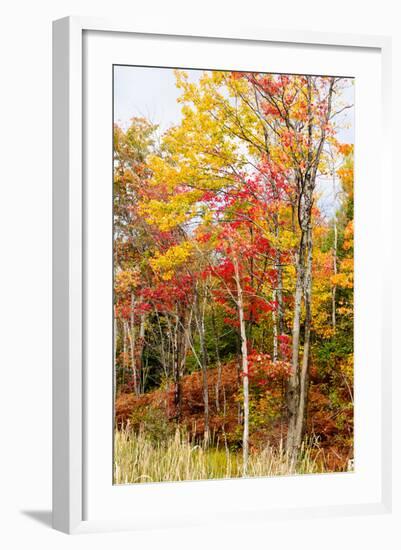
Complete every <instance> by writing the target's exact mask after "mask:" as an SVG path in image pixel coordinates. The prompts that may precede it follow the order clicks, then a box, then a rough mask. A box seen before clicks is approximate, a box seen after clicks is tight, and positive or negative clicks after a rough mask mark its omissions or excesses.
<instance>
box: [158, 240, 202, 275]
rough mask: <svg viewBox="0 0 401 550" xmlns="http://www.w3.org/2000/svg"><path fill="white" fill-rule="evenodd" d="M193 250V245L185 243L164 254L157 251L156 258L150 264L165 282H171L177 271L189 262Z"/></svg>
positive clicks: (171, 248) (172, 247)
mask: <svg viewBox="0 0 401 550" xmlns="http://www.w3.org/2000/svg"><path fill="white" fill-rule="evenodd" d="M192 250H193V245H192V243H190V242H189V241H184V242H183V243H180V244H177V245H175V246H171V247H170V248H169V249H168V250H167V252H165V253H164V254H161V253H160V252H158V251H157V252H156V254H155V256H154V258H152V259H150V260H149V263H150V265H151V266H152V267H153V269H154V270H155V271H156V272H157V273H159V274H160V276H161V278H162V279H163V280H164V281H169V280H170V279H172V277H173V275H174V271H175V269H177V268H178V267H180V266H182V265H183V264H184V263H185V262H186V261H187V260H188V258H189V256H190V254H191V252H192Z"/></svg>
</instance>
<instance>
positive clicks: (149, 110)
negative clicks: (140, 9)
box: [114, 65, 354, 216]
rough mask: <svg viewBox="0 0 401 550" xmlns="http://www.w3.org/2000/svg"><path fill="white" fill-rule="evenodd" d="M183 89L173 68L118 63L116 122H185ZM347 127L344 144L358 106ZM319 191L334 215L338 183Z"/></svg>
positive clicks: (344, 119)
mask: <svg viewBox="0 0 401 550" xmlns="http://www.w3.org/2000/svg"><path fill="white" fill-rule="evenodd" d="M185 71H186V72H187V73H188V76H189V79H190V80H191V81H193V82H196V81H197V80H199V78H200V76H201V74H202V72H203V71H201V70H187V69H185ZM180 93H181V91H180V90H178V89H177V88H176V85H175V77H174V70H173V69H166V68H155V67H133V66H121V65H116V66H115V67H114V122H116V123H118V124H120V125H121V126H122V127H127V126H128V125H129V122H130V120H131V118H132V117H136V116H141V117H146V118H147V119H148V120H150V121H151V122H152V123H153V124H158V125H159V127H160V131H161V132H162V133H163V132H164V131H165V130H167V129H168V128H170V127H171V126H173V125H176V124H179V123H180V121H181V105H179V104H178V103H177V99H178V97H179V96H180ZM342 99H343V100H344V102H346V103H347V104H352V105H353V104H354V87H353V86H349V87H348V88H347V89H345V90H344V92H343V98H342ZM340 118H341V120H339V121H338V122H339V123H341V126H348V127H345V128H344V127H343V128H342V129H341V130H340V131H339V133H338V136H337V137H338V139H339V140H340V141H342V142H344V143H354V124H353V121H354V109H353V108H352V109H348V110H346V111H344V113H343V114H342V115H340ZM319 190H320V192H321V193H322V196H321V198H320V201H319V206H320V209H321V210H322V211H324V212H325V213H326V215H328V216H331V215H332V214H333V211H334V210H335V209H336V202H337V201H336V200H335V199H334V195H335V194H336V193H337V190H338V182H337V183H336V184H335V186H334V191H333V183H332V182H330V184H328V182H327V180H323V179H322V181H321V183H320V185H319Z"/></svg>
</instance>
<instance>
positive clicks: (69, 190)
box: [53, 17, 391, 533]
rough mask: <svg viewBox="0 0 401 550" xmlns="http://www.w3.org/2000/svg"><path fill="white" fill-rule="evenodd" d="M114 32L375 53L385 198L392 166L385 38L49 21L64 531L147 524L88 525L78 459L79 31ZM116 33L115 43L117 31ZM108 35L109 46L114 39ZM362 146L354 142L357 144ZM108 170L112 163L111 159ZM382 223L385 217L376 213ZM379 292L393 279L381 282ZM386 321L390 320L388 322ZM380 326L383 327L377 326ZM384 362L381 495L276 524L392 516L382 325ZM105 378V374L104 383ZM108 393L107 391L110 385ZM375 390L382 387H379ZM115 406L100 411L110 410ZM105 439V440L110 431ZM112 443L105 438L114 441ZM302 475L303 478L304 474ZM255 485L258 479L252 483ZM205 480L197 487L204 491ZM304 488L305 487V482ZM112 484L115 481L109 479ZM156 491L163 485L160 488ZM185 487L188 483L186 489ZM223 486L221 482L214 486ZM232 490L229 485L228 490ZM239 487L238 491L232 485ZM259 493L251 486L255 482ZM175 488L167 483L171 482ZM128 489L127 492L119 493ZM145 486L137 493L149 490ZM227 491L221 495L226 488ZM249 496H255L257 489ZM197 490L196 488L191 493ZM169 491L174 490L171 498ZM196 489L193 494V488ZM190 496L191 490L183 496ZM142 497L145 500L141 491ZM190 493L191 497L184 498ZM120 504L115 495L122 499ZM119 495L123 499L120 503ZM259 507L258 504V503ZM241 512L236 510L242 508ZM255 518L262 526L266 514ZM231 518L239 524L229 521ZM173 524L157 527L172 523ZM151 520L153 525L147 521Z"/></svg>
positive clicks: (82, 287) (385, 366)
mask: <svg viewBox="0 0 401 550" xmlns="http://www.w3.org/2000/svg"><path fill="white" fill-rule="evenodd" d="M87 32H92V33H102V34H104V33H118V36H120V37H122V36H146V37H148V39H152V37H155V39H156V38H157V37H160V36H165V37H168V36H171V37H180V39H182V40H187V41H191V40H195V39H196V40H198V41H199V40H203V41H207V40H216V39H217V40H223V41H224V40H226V41H244V42H247V43H260V44H263V43H277V44H289V45H292V46H294V45H299V47H301V46H303V47H308V48H313V47H315V46H325V47H333V48H334V47H336V48H341V49H342V50H344V51H345V52H347V51H349V52H351V53H352V52H355V51H358V50H359V49H364V50H367V51H370V50H371V51H373V50H374V51H375V52H376V53H377V54H378V55H379V56H380V63H381V77H380V78H381V83H380V85H381V105H380V121H379V124H380V128H381V146H380V150H381V162H380V164H381V176H380V179H381V185H382V186H383V193H384V192H385V193H391V188H390V182H391V176H390V167H389V166H390V163H389V162H388V159H387V154H388V153H387V151H388V150H389V147H387V145H388V143H387V141H388V140H389V137H388V129H389V124H390V85H391V83H390V52H391V43H390V39H389V38H387V37H374V36H357V35H355V36H354V35H341V34H333V33H313V32H306V31H305V32H292V31H278V30H263V29H262V30H260V29H254V30H253V29H250V30H247V29H245V30H244V29H224V30H218V31H215V30H214V29H212V28H211V29H191V30H188V29H182V28H172V27H170V26H169V28H168V29H165V28H159V27H155V28H142V27H141V26H140V25H135V24H131V23H127V22H121V21H120V22H118V21H116V22H114V21H104V20H98V19H93V18H86V17H85V18H83V17H68V18H64V19H61V20H58V21H55V22H54V27H53V526H54V528H56V529H58V530H61V531H64V532H66V533H76V532H86V531H96V530H114V529H137V528H141V527H143V526H144V525H146V521H147V519H146V511H144V513H143V516H142V517H141V519H140V520H138V518H136V519H135V518H134V517H132V518H129V517H124V518H121V520H119V519H117V518H116V517H110V518H108V517H104V515H102V516H101V517H100V516H99V517H98V518H96V519H92V518H91V519H87V518H86V513H85V509H86V507H87V496H86V495H85V484H86V477H87V476H88V466H87V464H86V463H85V460H84V455H85V452H86V445H87V430H88V426H90V423H89V424H88V423H87V421H86V418H87V412H88V411H87V406H88V405H87V403H86V401H85V395H86V394H85V391H86V388H85V384H86V372H85V368H86V364H85V353H86V352H85V348H86V345H87V333H86V325H85V319H84V315H85V307H84V302H85V293H86V292H87V288H86V283H85V273H84V272H85V263H86V261H87V259H86V256H87V253H88V250H87V248H86V244H87V241H86V240H85V232H86V230H87V227H86V220H85V208H84V200H83V197H84V160H85V155H86V154H87V151H86V148H85V147H84V139H83V130H84V118H85V117H84V115H85V113H84V109H85V102H84V93H83V92H84V76H83V75H84V71H83V58H84V54H85V51H84V49H85V48H84V39H83V37H84V33H87ZM114 36H116V35H115V34H114ZM109 38H110V39H111V40H113V38H112V36H111V34H110V35H109ZM357 139H358V138H357ZM110 165H111V156H110ZM381 216H382V223H383V224H385V223H386V220H385V215H384V213H383V212H382V213H381ZM381 284H382V285H383V288H385V287H388V286H389V282H388V281H387V280H384V275H383V278H382V281H381ZM390 300H391V298H390V296H389V294H388V293H387V294H386V299H385V300H384V298H383V299H382V300H381V309H382V311H384V310H385V311H386V312H388V310H389V303H390ZM384 317H386V316H384ZM383 323H384V321H383ZM387 329H388V327H387ZM381 334H382V336H381V341H380V344H379V347H380V362H379V363H377V369H378V370H377V374H378V375H379V376H380V386H381V387H380V406H381V428H380V434H381V437H380V442H378V441H376V442H375V443H377V444H380V491H379V492H380V498H377V499H374V500H372V501H369V499H368V498H366V499H365V500H364V501H363V502H353V501H352V502H351V501H350V502H346V501H345V500H344V502H343V503H341V502H340V503H339V502H333V504H327V503H326V505H324V506H310V505H309V506H305V507H303V506H300V505H297V506H295V507H291V508H286V507H285V506H284V507H283V506H281V507H279V508H277V510H274V509H271V510H270V512H269V513H270V514H271V515H272V516H274V517H298V518H302V517H311V516H312V515H313V514H318V515H320V514H322V513H323V514H327V515H335V516H338V515H348V514H364V513H385V512H389V511H390V510H391V399H390V395H391V356H390V351H389V350H390V345H389V338H390V336H389V334H390V331H389V330H386V327H385V326H384V324H383V326H382V330H381ZM110 380H111V377H110ZM110 391H111V386H110ZM376 391H378V390H376ZM110 403H111V401H108V402H106V403H105V404H104V406H105V407H108V406H110ZM109 435H110V434H109ZM110 438H111V435H110ZM306 477H307V476H306ZM252 481H253V482H255V481H257V480H252ZM208 483H209V482H197V486H198V487H200V486H203V487H206V489H204V491H208V490H210V487H211V486H210V485H209V486H208V485H207V484H208ZM305 483H310V481H308V480H305ZM110 484H111V475H110ZM159 487H160V486H159ZM187 487H188V485H187ZM219 487H220V489H221V485H220V486H219ZM226 487H229V485H226ZM237 487H238V485H237ZM253 487H254V488H255V484H253ZM170 489H171V484H170ZM124 490H125V492H127V491H129V490H130V488H129V487H128V488H124ZM156 490H157V489H153V488H152V490H150V489H149V486H148V487H146V486H145V487H144V488H142V491H152V495H153V494H155V495H156V493H155V491H156ZM224 490H225V489H223V491H224ZM253 490H254V489H253ZM197 491H198V489H197ZM170 492H171V491H170ZM198 492H199V491H198ZM187 493H188V490H187ZM142 494H143V493H142ZM188 494H189V493H188ZM119 498H120V497H119ZM121 498H122V497H121ZM256 509H257V505H256ZM239 512H240V513H241V514H242V511H239ZM259 512H260V513H259V514H258V515H257V518H258V520H259V521H263V518H264V513H265V510H264V509H263V508H260V510H259ZM233 519H235V518H233ZM191 521H194V517H193V518H191V515H188V516H185V515H184V516H183V518H182V520H180V521H178V523H177V524H178V525H190V524H191ZM169 522H170V519H169V517H166V518H165V520H162V519H161V521H160V525H164V526H168V525H169V524H170V523H169ZM148 523H151V518H150V517H148Z"/></svg>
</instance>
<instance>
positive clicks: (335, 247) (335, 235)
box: [331, 219, 338, 332]
mask: <svg viewBox="0 0 401 550" xmlns="http://www.w3.org/2000/svg"><path fill="white" fill-rule="evenodd" d="M337 241H338V235H337V220H336V219H334V243H333V272H334V275H337V246H338V244H337ZM336 293H337V286H336V285H335V284H334V285H333V289H332V293H331V300H332V304H331V308H332V309H331V323H332V326H333V331H334V332H335V331H336Z"/></svg>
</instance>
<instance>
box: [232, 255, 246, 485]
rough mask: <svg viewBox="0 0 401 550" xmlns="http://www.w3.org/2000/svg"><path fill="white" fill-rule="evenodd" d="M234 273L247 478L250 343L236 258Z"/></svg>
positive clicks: (244, 473) (244, 455)
mask: <svg viewBox="0 0 401 550" xmlns="http://www.w3.org/2000/svg"><path fill="white" fill-rule="evenodd" d="M233 264H234V273H235V283H236V286H237V305H238V316H239V325H240V336H241V356H242V380H243V383H242V388H243V404H244V420H243V422H244V427H243V436H242V455H243V466H242V475H243V476H246V475H247V471H248V457H249V369H248V342H247V336H246V324H245V315H244V299H243V292H242V286H241V281H240V276H239V265H238V259H237V258H234V262H233Z"/></svg>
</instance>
